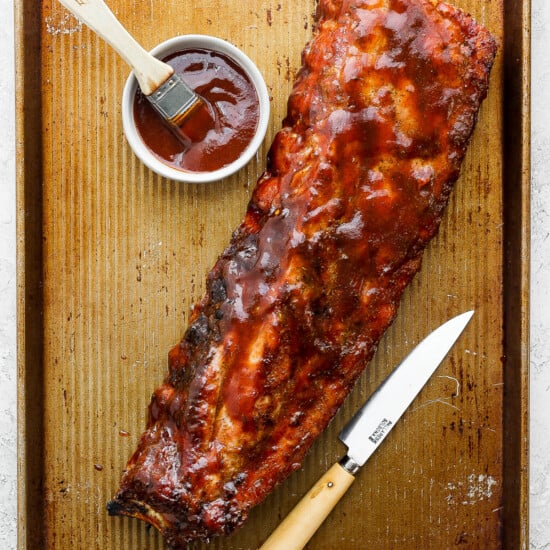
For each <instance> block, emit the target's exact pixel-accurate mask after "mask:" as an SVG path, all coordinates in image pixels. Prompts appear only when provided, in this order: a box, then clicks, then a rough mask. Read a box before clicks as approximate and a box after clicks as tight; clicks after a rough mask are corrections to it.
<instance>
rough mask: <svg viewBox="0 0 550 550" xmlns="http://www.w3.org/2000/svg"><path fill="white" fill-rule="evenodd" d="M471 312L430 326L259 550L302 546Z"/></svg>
mask: <svg viewBox="0 0 550 550" xmlns="http://www.w3.org/2000/svg"><path fill="white" fill-rule="evenodd" d="M473 314H474V312H473V311H467V312H465V313H462V314H461V315H457V316H456V317H453V318H452V319H450V320H449V321H447V322H446V323H444V324H443V325H441V326H440V327H439V328H437V329H435V330H434V331H433V332H431V333H430V334H429V335H428V336H427V337H426V338H424V340H422V342H420V344H418V345H417V346H416V347H415V348H414V350H413V351H411V352H410V353H409V355H407V357H406V358H405V359H404V360H403V361H402V362H401V363H400V364H399V365H398V366H397V367H396V368H395V369H394V371H393V372H392V373H391V374H390V375H389V376H388V378H386V380H385V381H384V382H383V383H382V384H381V385H380V387H379V388H378V389H377V390H376V391H375V392H374V393H373V394H372V396H371V397H370V398H369V399H368V401H367V402H366V403H365V404H364V405H363V406H362V407H361V408H360V409H359V411H358V412H357V413H356V414H355V416H354V417H353V418H352V419H351V420H350V422H348V424H347V425H346V426H345V427H344V429H343V430H342V431H341V432H340V435H339V439H340V440H341V441H342V442H343V443H344V444H345V445H346V447H347V448H348V452H347V454H346V455H345V456H344V457H343V458H342V459H341V460H340V461H339V462H336V463H335V464H333V466H332V467H331V468H330V469H329V470H328V471H327V472H326V473H325V474H324V475H323V476H321V478H320V479H319V480H318V481H317V483H315V485H314V486H313V487H312V488H311V489H310V490H309V491H308V493H307V494H306V495H305V496H304V497H303V498H302V500H301V501H300V502H299V503H298V504H297V505H296V506H295V507H294V509H293V510H292V511H291V512H290V514H289V515H288V516H287V517H286V518H285V519H284V520H283V522H282V523H281V524H280V525H279V526H278V527H277V529H275V531H273V533H272V534H271V535H270V537H269V538H268V539H267V540H266V541H265V543H264V544H263V545H262V547H261V549H260V550H301V549H302V548H303V547H304V546H305V545H306V544H307V542H308V541H309V539H310V538H311V537H312V536H313V535H314V533H315V531H317V529H318V528H319V526H320V525H321V524H322V523H323V521H324V520H325V519H326V517H327V516H328V515H329V514H330V512H331V511H332V509H333V508H334V507H335V506H336V504H337V503H338V501H339V500H340V499H341V498H342V497H343V496H344V494H345V493H346V491H347V490H348V489H349V487H350V486H351V484H352V483H353V482H354V481H355V474H356V473H357V472H358V471H359V469H360V468H361V466H363V465H364V464H365V463H366V462H367V460H368V459H369V458H370V457H371V456H372V454H373V453H374V451H376V449H378V447H379V446H380V445H381V444H382V442H383V441H384V439H385V438H386V437H387V435H388V433H389V432H390V431H391V430H392V428H393V427H394V426H395V424H396V423H397V421H398V420H399V419H400V418H401V416H402V415H403V413H404V412H405V411H406V410H407V409H408V407H409V406H410V404H411V403H412V402H413V400H414V398H415V397H416V396H417V395H418V393H419V392H420V390H421V389H422V388H423V387H424V386H425V384H426V383H427V382H428V380H429V379H430V378H431V376H432V375H433V373H434V372H435V371H436V369H437V368H438V367H439V365H440V364H441V363H442V361H443V359H445V356H446V355H447V353H448V352H449V351H450V350H451V348H452V347H453V346H454V344H455V342H456V341H457V339H458V337H459V336H460V334H462V331H463V330H464V329H465V328H466V325H467V324H468V323H469V321H470V319H471V318H472V315H473Z"/></svg>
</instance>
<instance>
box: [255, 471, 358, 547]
mask: <svg viewBox="0 0 550 550" xmlns="http://www.w3.org/2000/svg"><path fill="white" fill-rule="evenodd" d="M354 481H355V477H354V476H352V475H351V474H350V473H349V472H347V471H346V470H344V468H342V466H340V464H338V463H336V464H334V465H332V466H331V468H330V469H329V470H328V471H327V472H326V473H325V474H324V475H323V476H322V477H321V478H320V479H319V480H318V481H317V483H315V485H314V486H313V487H312V488H311V489H310V490H309V491H308V492H307V494H306V495H305V496H304V497H303V498H302V500H300V502H299V503H298V504H297V505H296V506H295V507H294V509H293V510H292V511H291V512H290V514H288V516H287V517H286V518H285V519H284V520H283V521H282V523H281V524H280V525H279V526H278V527H277V529H275V531H273V533H272V534H271V536H270V537H269V538H268V539H267V540H266V541H265V542H264V544H263V546H262V547H261V548H260V550H301V549H302V548H303V547H304V546H305V545H306V544H307V542H308V541H309V539H310V538H311V537H312V536H313V535H314V533H315V531H317V529H318V528H319V527H320V526H321V524H322V523H323V521H325V519H326V517H327V516H328V515H329V514H330V512H331V511H332V509H333V508H334V507H335V506H336V504H337V503H338V501H339V500H340V499H341V498H342V497H343V496H344V494H345V492H346V491H347V490H348V489H349V488H350V486H351V484H352V483H353V482H354Z"/></svg>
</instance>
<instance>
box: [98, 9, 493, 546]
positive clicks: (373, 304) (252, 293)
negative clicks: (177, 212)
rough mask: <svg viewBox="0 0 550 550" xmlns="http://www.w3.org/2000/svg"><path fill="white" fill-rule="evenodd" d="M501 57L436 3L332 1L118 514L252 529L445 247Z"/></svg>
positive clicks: (160, 399)
mask: <svg viewBox="0 0 550 550" xmlns="http://www.w3.org/2000/svg"><path fill="white" fill-rule="evenodd" d="M495 52H496V45H495V41H494V40H493V38H492V37H491V36H490V34H489V33H488V32H487V31H486V30H485V29H484V28H482V27H480V26H479V25H477V24H476V23H475V22H474V21H473V20H472V18H471V17H470V16H468V15H466V14H464V13H463V12H461V11H459V10H457V9H455V8H453V7H451V6H449V5H446V4H432V3H430V2H428V1H424V0H379V1H375V0H321V2H320V4H319V6H318V12H317V24H316V28H315V30H314V35H313V38H312V40H311V41H310V43H309V44H308V45H307V46H306V48H305V50H304V52H303V66H302V68H301V69H300V71H299V73H298V76H297V80H296V83H295V85H294V88H293V91H292V94H291V96H290V98H289V102H288V114H287V117H286V118H285V120H284V122H283V128H282V130H281V131H280V132H279V133H278V134H277V136H276V138H275V140H274V143H273V145H272V147H271V149H270V152H269V156H268V162H267V169H266V171H265V173H264V174H263V175H262V177H261V178H260V180H259V181H258V184H257V187H256V189H255V191H254V193H253V196H252V198H251V200H250V203H249V205H248V209H247V211H246V215H245V219H244V221H243V223H242V224H241V226H240V227H239V228H238V229H237V230H236V231H235V233H234V234H233V237H232V239H231V242H230V244H229V246H228V247H227V249H226V250H225V251H224V252H223V253H222V255H221V256H220V257H219V259H218V261H217V263H216V264H215V266H214V267H213V269H212V270H211V271H210V273H209V274H208V277H207V284H206V294H205V296H204V298H203V300H202V301H201V302H200V303H199V304H198V305H196V306H195V308H194V310H193V313H192V318H191V323H190V326H189V328H188V329H187V331H186V332H185V335H184V337H183V339H182V341H181V342H180V343H179V344H178V345H177V346H176V347H174V348H173V349H172V350H171V352H170V354H169V373H168V375H167V377H166V379H165V381H164V383H163V384H162V385H161V386H160V387H159V388H158V389H157V390H156V391H155V393H154V395H153V398H152V401H151V404H150V409H149V420H148V425H147V429H146V431H145V433H144V434H143V435H142V437H141V440H140V442H139V446H138V448H137V450H136V452H135V454H134V455H133V456H132V458H131V459H130V461H129V462H128V465H127V467H126V470H125V473H124V475H123V477H122V481H121V486H120V490H119V492H118V493H117V495H116V496H115V497H114V499H113V500H112V501H111V502H110V503H109V505H108V508H109V512H110V513H111V514H121V515H129V516H134V517H137V518H140V519H143V520H145V521H147V522H149V523H150V524H152V525H154V526H155V527H156V528H158V529H159V530H160V531H161V532H162V534H163V535H164V537H165V539H166V541H167V542H168V544H170V545H172V546H174V547H175V548H180V547H183V546H184V545H185V544H186V542H188V541H190V540H193V539H202V540H208V539H209V538H210V537H212V536H214V535H220V534H227V533H230V532H232V531H233V530H234V529H235V528H236V527H238V526H240V525H242V524H243V522H244V521H245V519H246V517H247V515H248V513H249V511H250V509H251V508H252V507H253V506H254V505H256V504H258V503H259V502H261V501H262V500H263V499H264V498H265V496H266V495H267V494H268V493H269V492H270V491H271V490H272V489H273V488H274V486H275V485H276V484H277V483H279V482H281V481H282V480H284V479H285V478H286V477H287V476H288V475H289V474H290V473H291V472H292V471H294V470H296V469H297V468H298V467H299V466H300V463H301V462H302V460H303V458H304V456H305V454H306V452H307V451H308V449H309V448H310V446H311V444H312V442H313V441H314V439H315V438H316V437H317V436H318V435H319V433H320V432H321V431H322V430H324V428H325V427H326V426H327V424H328V423H329V421H330V420H331V418H332V417H333V416H334V414H335V413H336V411H337V409H338V407H339V406H340V405H341V403H342V402H343V400H344V398H345V397H346V395H347V394H348V393H349V391H350V389H351V388H352V387H353V385H354V383H355V381H356V380H357V377H358V376H359V374H360V373H361V372H362V371H363V369H364V368H365V365H366V364H367V362H368V361H369V360H370V359H371V357H372V355H373V354H374V352H375V349H376V345H377V343H378V341H379V339H380V337H381V336H382V334H383V333H384V331H385V330H386V329H387V328H388V326H389V325H390V324H391V322H392V320H393V319H394V316H395V315H396V311H397V307H398V303H399V300H400V297H401V294H402V292H403V290H404V288H405V286H406V285H407V284H408V283H409V282H410V281H411V279H412V278H413V276H414V274H415V273H416V272H417V271H418V269H419V267H420V263H421V257H422V251H423V249H424V248H425V246H426V244H427V243H428V241H429V240H430V239H431V238H432V237H433V236H434V234H435V233H436V231H437V229H438V226H439V223H440V220H441V217H442V214H443V210H444V207H445V205H446V203H447V201H448V197H449V194H450V192H451V188H452V185H453V183H454V182H455V180H456V179H457V177H458V174H459V168H460V164H461V162H462V159H463V157H464V154H465V151H466V146H467V143H468V141H469V138H470V135H471V133H472V131H473V128H474V124H475V120H476V116H477V112H478V109H479V106H480V103H481V101H482V100H483V99H484V97H485V96H486V93H487V87H488V79H489V72H490V68H491V65H492V62H493V58H494V55H495Z"/></svg>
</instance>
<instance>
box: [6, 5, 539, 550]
mask: <svg viewBox="0 0 550 550" xmlns="http://www.w3.org/2000/svg"><path fill="white" fill-rule="evenodd" d="M14 8H15V9H14V12H15V13H14V15H15V56H16V57H15V59H16V61H15V89H16V98H17V104H16V209H17V217H16V228H17V419H18V420H17V453H18V492H17V496H18V504H17V518H18V528H17V539H18V543H17V545H18V548H19V549H21V550H24V549H29V550H34V549H36V548H41V547H43V533H44V531H43V529H44V526H45V518H44V513H43V511H44V495H43V490H42V473H43V470H42V465H43V464H44V455H43V449H42V448H41V447H40V442H41V441H42V440H41V434H42V433H43V415H40V412H41V410H42V409H41V402H42V401H41V397H42V388H43V374H42V370H43V369H42V366H43V357H42V343H43V341H42V339H41V337H43V328H44V325H43V317H42V313H43V302H42V293H41V289H42V275H43V274H42V266H43V264H42V239H43V234H42V211H41V205H42V184H41V183H42V162H41V152H42V141H41V128H42V111H41V100H40V97H37V96H36V94H34V91H35V90H36V89H39V88H40V82H41V68H40V63H36V58H37V55H38V57H39V56H40V52H41V32H40V28H41V20H40V14H41V10H37V9H36V3H33V2H32V1H31V0H14ZM502 9H503V21H504V37H505V40H504V43H503V44H502V49H503V53H502V55H503V58H504V59H505V60H508V62H505V63H504V69H503V82H502V85H503V125H502V126H503V128H507V129H508V132H505V134H504V136H503V151H502V153H503V159H504V166H503V186H504V190H505V192H506V193H510V194H511V195H512V198H513V200H514V203H515V204H516V205H519V206H518V208H517V209H516V210H515V211H514V216H511V215H507V210H506V209H504V218H505V224H504V243H503V254H504V273H503V276H504V282H503V289H502V291H503V302H504V303H503V305H504V307H503V312H504V319H503V323H504V334H503V336H504V350H505V354H506V358H505V361H504V377H505V380H506V381H507V382H508V383H507V384H506V387H509V386H512V387H514V388H517V389H516V390H515V392H514V394H513V395H508V396H506V392H505V403H507V404H508V405H510V406H507V407H505V409H504V415H503V440H504V443H505V444H504V448H505V455H504V468H503V479H504V489H503V491H504V494H507V495H508V497H509V498H512V500H513V503H515V506H513V505H511V506H508V507H505V509H504V513H503V521H502V523H503V527H502V529H503V547H504V548H506V549H512V548H513V549H527V548H528V547H529V282H530V270H529V265H530V153H531V145H530V125H531V120H530V116H531V114H530V88H531V83H530V76H531V65H530V63H531V50H530V26H531V0H521V2H518V3H516V2H514V0H503V8H502ZM36 29H38V32H33V31H36ZM32 61H34V62H32ZM504 107H505V108H504ZM29 135H32V136H34V137H35V139H30V138H29V137H28V136H29ZM36 136H38V138H36ZM518 252H519V255H520V258H521V261H520V262H518V261H517V258H518ZM507 285H508V286H507ZM507 288H513V293H511V292H510V291H508V292H506V291H505V289H507ZM511 294H512V295H511ZM509 357H512V358H513V359H516V360H517V361H515V362H514V361H510V360H509ZM518 363H519V367H518ZM510 441H512V442H515V443H516V446H510V445H506V443H507V442H510ZM508 447H509V449H508V450H507V451H506V449H507V448H508ZM31 514H33V517H32V518H31V517H30V516H31Z"/></svg>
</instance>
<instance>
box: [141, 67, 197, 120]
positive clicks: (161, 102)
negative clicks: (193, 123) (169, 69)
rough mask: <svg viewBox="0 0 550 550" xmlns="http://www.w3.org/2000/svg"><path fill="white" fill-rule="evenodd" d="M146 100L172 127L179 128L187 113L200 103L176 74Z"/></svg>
mask: <svg viewBox="0 0 550 550" xmlns="http://www.w3.org/2000/svg"><path fill="white" fill-rule="evenodd" d="M147 99H148V100H149V101H150V103H151V105H153V107H154V108H155V109H156V110H157V111H158V112H159V113H160V115H161V116H162V117H163V118H164V119H165V120H166V122H168V124H170V125H172V126H181V124H182V123H183V121H184V120H185V118H186V116H187V115H188V114H189V112H190V111H191V110H192V109H194V108H195V107H197V106H198V105H199V104H200V102H201V99H200V97H199V96H198V95H197V94H196V93H195V92H194V91H193V90H192V89H191V88H190V87H189V86H187V84H185V82H183V80H182V79H181V78H180V77H179V76H178V75H176V74H173V75H172V76H171V77H170V78H169V79H168V80H167V81H166V82H164V83H163V84H161V85H160V86H159V87H158V88H157V89H156V90H155V91H154V92H153V93H152V94H151V95H149V96H147Z"/></svg>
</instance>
